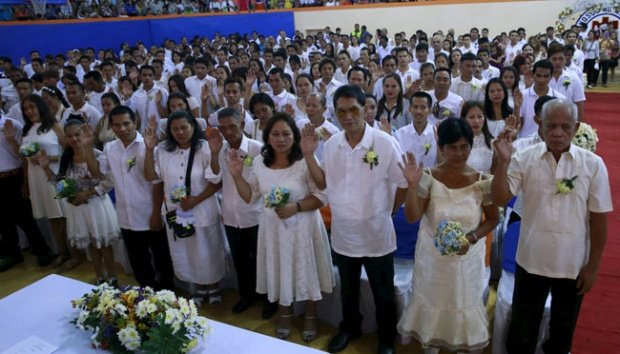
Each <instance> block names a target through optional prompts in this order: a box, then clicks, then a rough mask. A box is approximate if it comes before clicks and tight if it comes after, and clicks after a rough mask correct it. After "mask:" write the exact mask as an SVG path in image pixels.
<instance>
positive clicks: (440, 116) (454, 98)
mask: <svg viewBox="0 0 620 354" xmlns="http://www.w3.org/2000/svg"><path fill="white" fill-rule="evenodd" d="M428 94H429V95H431V98H432V99H433V106H432V107H431V114H432V115H433V117H434V118H435V119H437V121H439V122H441V121H443V120H444V119H446V118H448V117H450V116H454V117H455V118H458V117H460V116H461V108H463V104H464V103H465V101H464V100H463V98H462V97H461V96H459V95H457V94H454V93H452V92H450V91H448V96H446V98H444V99H443V100H442V101H438V100H437V97H436V96H435V90H431V91H430V92H429V93H428ZM436 105H437V106H436ZM437 108H438V109H437ZM436 111H437V112H436ZM436 113H437V114H436Z"/></svg>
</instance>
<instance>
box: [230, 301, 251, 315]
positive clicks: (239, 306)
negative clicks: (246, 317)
mask: <svg viewBox="0 0 620 354" xmlns="http://www.w3.org/2000/svg"><path fill="white" fill-rule="evenodd" d="M253 303H254V299H241V300H239V302H237V303H236V304H235V306H233V308H232V313H234V314H238V313H241V312H243V311H245V310H247V309H249V308H250V306H252V304H253Z"/></svg>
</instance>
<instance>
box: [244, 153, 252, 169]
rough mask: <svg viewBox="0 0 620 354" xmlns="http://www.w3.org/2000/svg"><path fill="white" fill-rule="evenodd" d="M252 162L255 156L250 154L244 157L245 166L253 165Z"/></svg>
mask: <svg viewBox="0 0 620 354" xmlns="http://www.w3.org/2000/svg"><path fill="white" fill-rule="evenodd" d="M252 162H254V158H253V157H252V156H250V155H247V156H246V157H244V158H243V166H245V167H252Z"/></svg>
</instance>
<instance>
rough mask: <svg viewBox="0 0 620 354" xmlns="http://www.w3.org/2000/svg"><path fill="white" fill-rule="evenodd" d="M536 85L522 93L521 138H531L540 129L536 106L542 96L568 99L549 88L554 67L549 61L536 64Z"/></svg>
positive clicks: (540, 61) (534, 69) (534, 70)
mask: <svg viewBox="0 0 620 354" xmlns="http://www.w3.org/2000/svg"><path fill="white" fill-rule="evenodd" d="M532 71H533V72H534V85H532V86H531V87H530V88H528V89H526V90H525V91H522V95H523V103H522V104H521V112H520V115H521V131H520V132H519V137H520V138H524V137H527V136H530V135H532V134H534V133H535V132H536V130H537V129H538V128H537V126H536V123H535V122H534V115H535V112H534V105H535V103H536V100H537V99H538V98H539V97H541V96H551V97H556V98H562V99H564V98H566V97H565V96H564V95H563V94H561V93H559V92H557V91H556V90H554V89H552V88H551V87H549V82H550V81H551V74H552V73H553V65H552V64H551V62H550V61H549V60H546V59H545V60H539V61H537V62H536V63H535V64H534V68H533V69H532Z"/></svg>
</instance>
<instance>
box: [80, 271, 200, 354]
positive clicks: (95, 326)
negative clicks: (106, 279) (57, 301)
mask: <svg viewBox="0 0 620 354" xmlns="http://www.w3.org/2000/svg"><path fill="white" fill-rule="evenodd" d="M71 303H72V305H73V307H74V308H75V309H77V310H78V311H79V313H78V315H77V317H76V318H75V319H73V320H72V321H71V323H72V324H74V325H75V326H76V327H77V328H79V329H81V330H84V331H92V332H93V334H92V336H91V343H92V346H93V348H99V349H103V350H107V351H110V352H112V353H119V354H120V353H136V352H140V353H159V354H176V353H187V352H189V351H191V350H192V349H194V348H195V347H196V346H197V345H198V341H199V340H200V339H202V338H204V337H205V336H206V335H207V334H208V333H209V330H210V327H209V324H208V323H207V319H206V318H205V317H201V316H198V310H197V309H196V305H195V304H194V302H193V301H189V300H187V299H185V298H182V297H177V296H176V295H175V294H174V293H173V292H172V291H169V290H161V291H158V292H155V291H154V290H153V289H151V288H149V287H146V288H139V287H136V286H130V287H121V289H117V288H114V287H111V286H110V285H108V284H106V283H104V284H102V285H100V286H99V287H97V288H95V289H93V290H92V291H91V292H90V293H87V294H84V295H82V297H80V298H79V299H75V300H73V301H71Z"/></svg>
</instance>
